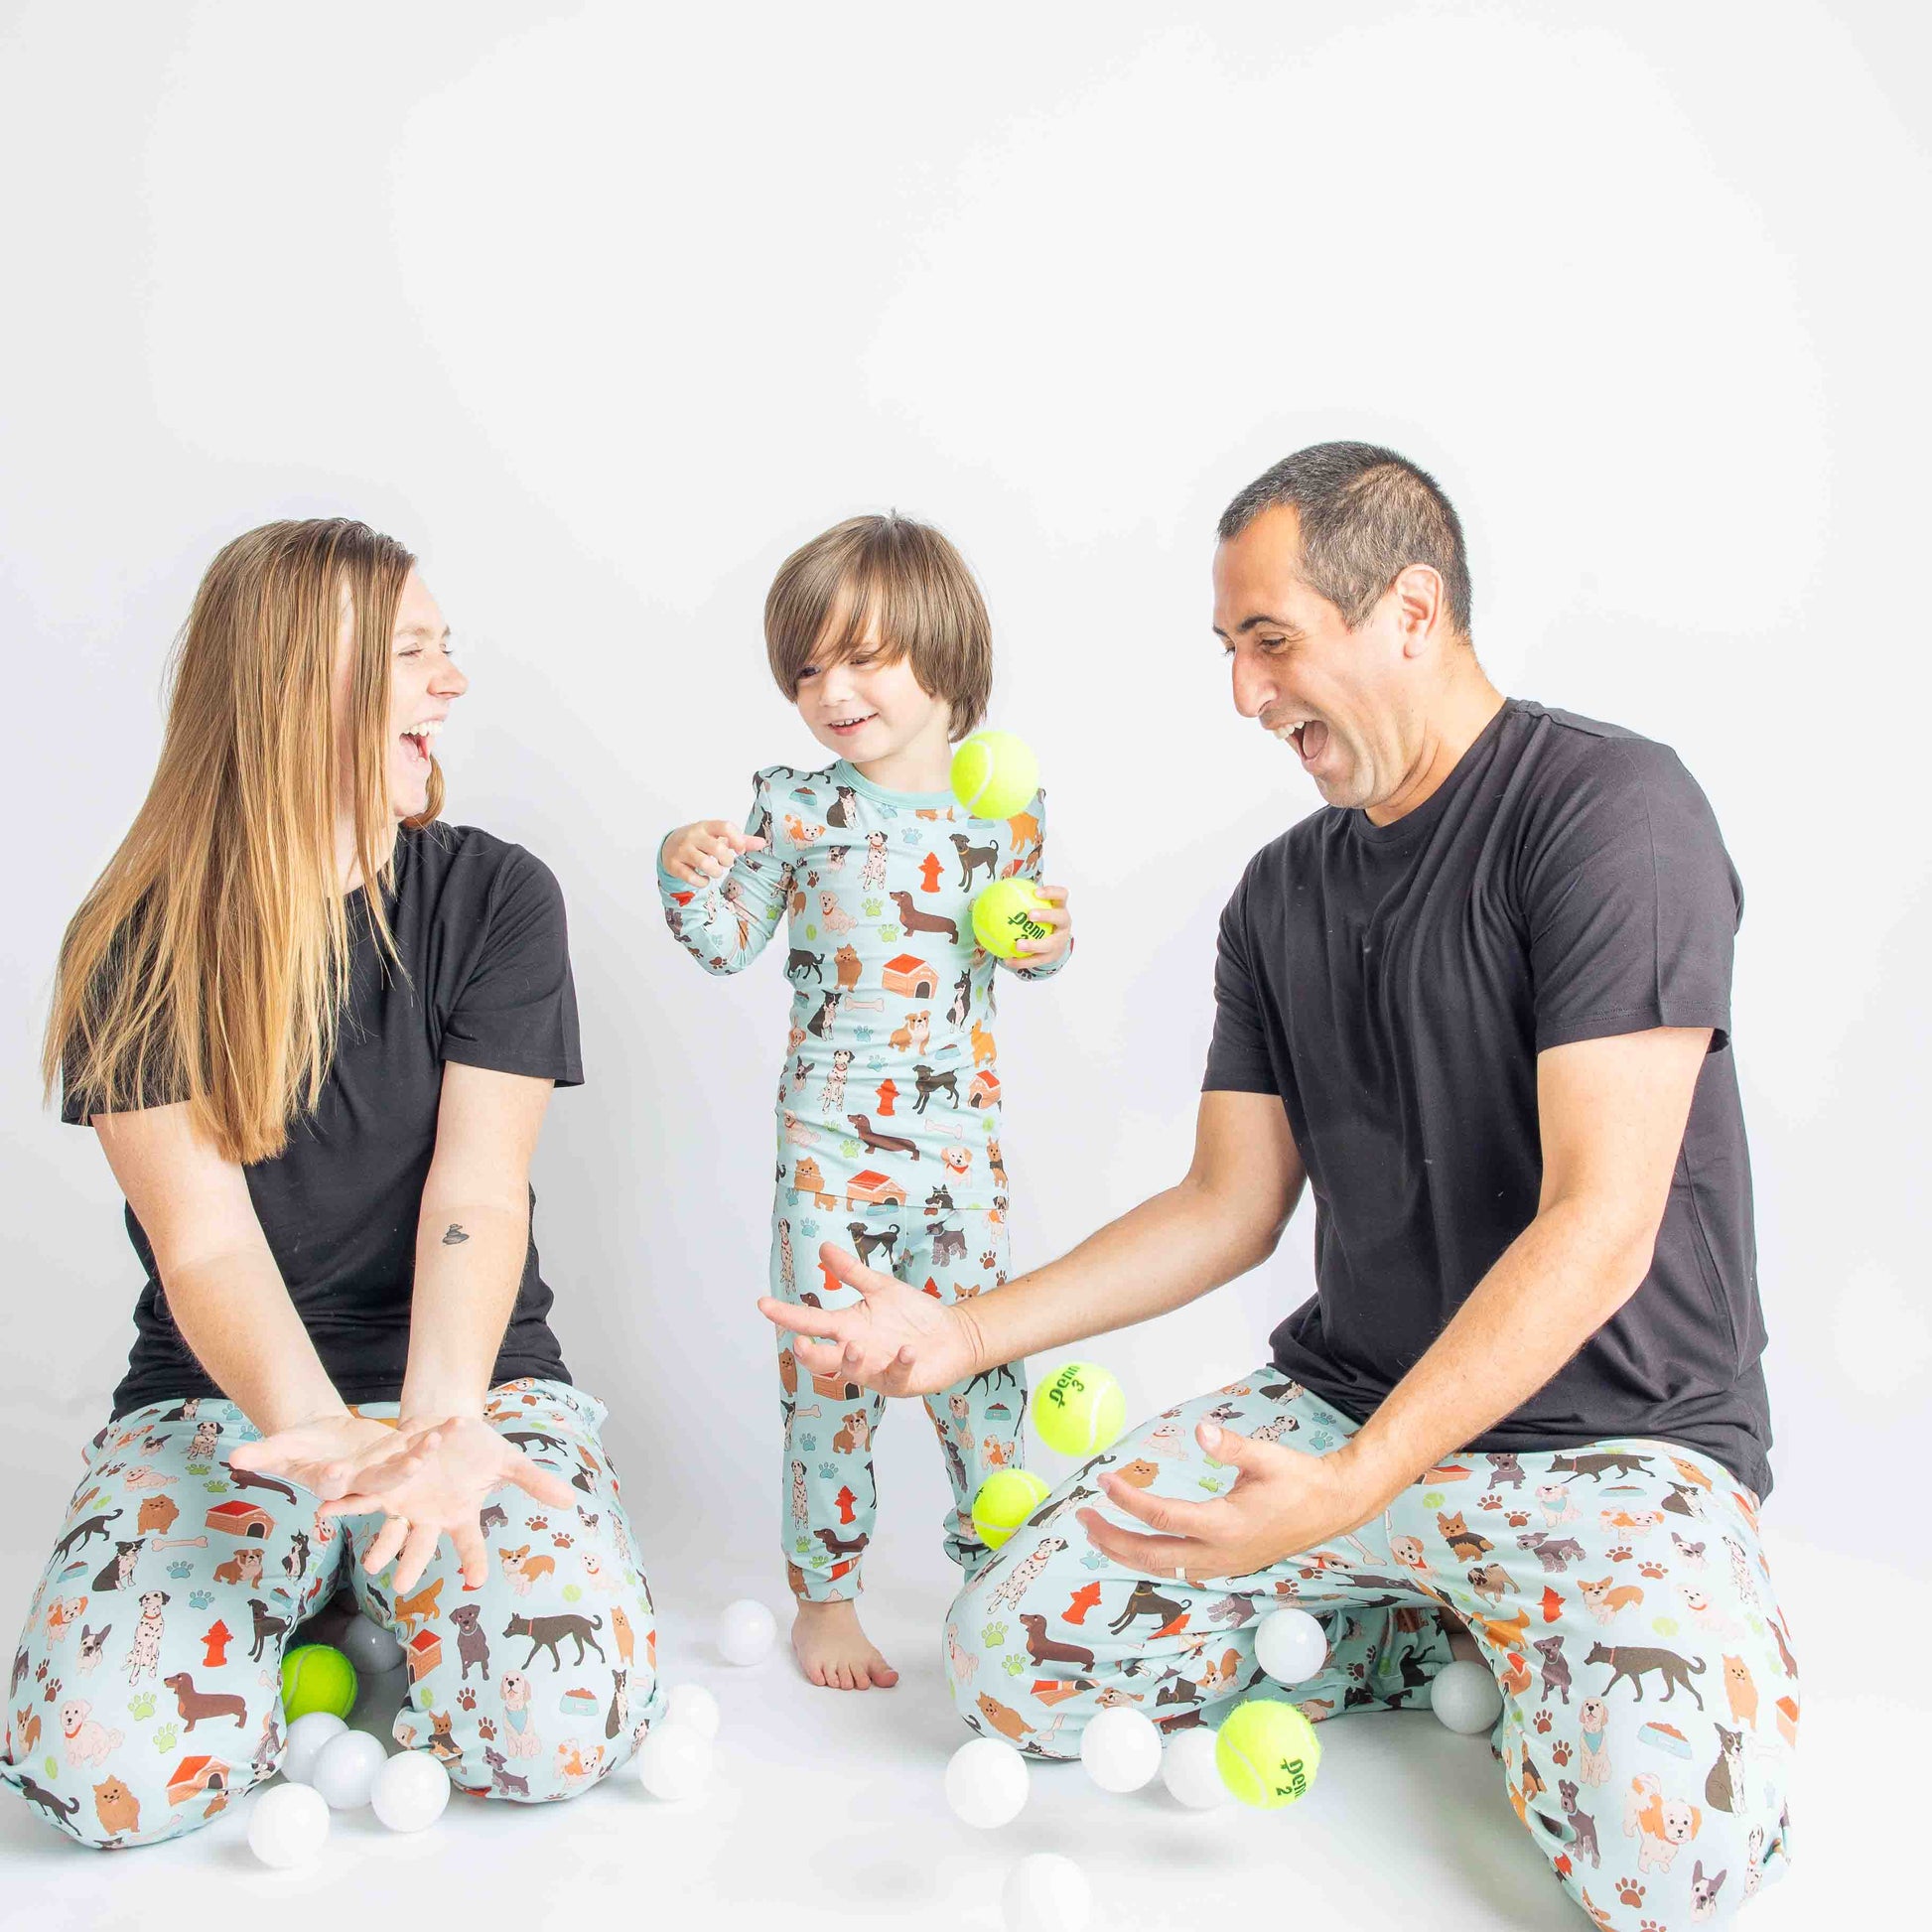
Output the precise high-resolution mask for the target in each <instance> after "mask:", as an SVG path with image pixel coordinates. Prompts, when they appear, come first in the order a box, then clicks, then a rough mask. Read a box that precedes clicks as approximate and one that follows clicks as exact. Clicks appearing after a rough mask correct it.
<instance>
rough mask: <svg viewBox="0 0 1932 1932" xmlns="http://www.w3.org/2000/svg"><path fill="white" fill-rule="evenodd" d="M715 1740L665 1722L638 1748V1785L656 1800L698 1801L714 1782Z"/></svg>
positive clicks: (653, 1728) (682, 1726)
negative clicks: (712, 1777) (708, 1785)
mask: <svg viewBox="0 0 1932 1932" xmlns="http://www.w3.org/2000/svg"><path fill="white" fill-rule="evenodd" d="M711 1755H712V1753H711V1739H710V1738H709V1737H707V1736H706V1735H705V1734H704V1732H703V1731H701V1730H697V1729H694V1728H693V1727H692V1726H691V1725H682V1724H665V1723H663V1722H662V1721H661V1720H660V1721H659V1722H658V1724H657V1725H654V1726H653V1727H652V1729H651V1732H650V1734H649V1736H647V1737H646V1738H645V1739H644V1741H643V1742H642V1743H641V1744H639V1745H638V1746H637V1781H638V1782H639V1783H640V1784H641V1785H642V1786H643V1787H644V1789H645V1790H646V1791H648V1792H649V1793H650V1795H651V1796H652V1797H653V1798H663V1799H665V1800H667V1801H668V1802H670V1803H673V1804H675V1803H676V1802H677V1801H678V1800H679V1799H682V1798H695V1797H696V1796H697V1795H698V1794H699V1793H700V1792H701V1791H702V1790H703V1789H704V1788H705V1785H706V1784H707V1783H708V1782H709V1781H710V1778H711Z"/></svg>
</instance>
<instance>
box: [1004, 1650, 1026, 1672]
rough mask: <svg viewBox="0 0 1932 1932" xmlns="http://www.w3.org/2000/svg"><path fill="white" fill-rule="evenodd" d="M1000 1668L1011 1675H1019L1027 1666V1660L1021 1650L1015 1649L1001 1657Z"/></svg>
mask: <svg viewBox="0 0 1932 1932" xmlns="http://www.w3.org/2000/svg"><path fill="white" fill-rule="evenodd" d="M1000 1668H1001V1669H1002V1670H1003V1671H1005V1672H1006V1674H1007V1675H1008V1676H1009V1677H1018V1676H1019V1675H1020V1673H1021V1672H1022V1671H1023V1670H1025V1669H1026V1668H1027V1660H1026V1658H1025V1657H1023V1656H1022V1655H1021V1654H1020V1652H1019V1651H1017V1650H1015V1651H1012V1652H1010V1653H1009V1654H1008V1655H1007V1656H1005V1657H1002V1658H1001V1659H1000Z"/></svg>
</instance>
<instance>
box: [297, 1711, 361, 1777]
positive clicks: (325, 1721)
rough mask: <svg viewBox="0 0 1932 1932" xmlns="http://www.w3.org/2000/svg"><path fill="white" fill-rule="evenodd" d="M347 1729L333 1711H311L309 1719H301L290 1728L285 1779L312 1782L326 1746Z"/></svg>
mask: <svg viewBox="0 0 1932 1932" xmlns="http://www.w3.org/2000/svg"><path fill="white" fill-rule="evenodd" d="M347 1728H348V1726H347V1725H345V1723H344V1722H343V1721H342V1719H340V1718H339V1717H337V1716H336V1714H335V1713H334V1712H333V1711H311V1712H310V1713H309V1715H308V1716H307V1717H306V1718H297V1719H296V1721H295V1722H294V1723H293V1724H292V1725H289V1734H288V1748H287V1749H286V1750H284V1751H283V1753H282V1776H283V1777H284V1778H286V1779H287V1780H288V1782H289V1783H290V1784H308V1783H310V1782H312V1781H313V1779H314V1777H315V1769H316V1759H317V1758H319V1757H320V1756H321V1755H322V1747H323V1746H324V1745H325V1744H326V1743H328V1742H329V1740H330V1739H331V1738H332V1737H340V1736H341V1735H342V1734H343V1732H344V1731H345V1730H346V1729H347Z"/></svg>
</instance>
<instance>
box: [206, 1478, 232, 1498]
mask: <svg viewBox="0 0 1932 1932" xmlns="http://www.w3.org/2000/svg"><path fill="white" fill-rule="evenodd" d="M202 1487H203V1488H204V1489H206V1490H207V1493H208V1494H209V1495H210V1496H225V1495H226V1494H227V1493H228V1485H227V1484H226V1483H225V1482H223V1481H222V1480H221V1478H220V1477H219V1476H209V1477H208V1479H207V1481H206V1482H205V1483H203V1484H202Z"/></svg>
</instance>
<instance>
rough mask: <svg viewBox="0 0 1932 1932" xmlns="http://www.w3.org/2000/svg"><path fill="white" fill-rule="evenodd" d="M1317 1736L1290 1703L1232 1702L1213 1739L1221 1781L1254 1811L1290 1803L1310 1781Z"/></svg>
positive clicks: (1318, 1756) (1317, 1762) (1317, 1755)
mask: <svg viewBox="0 0 1932 1932" xmlns="http://www.w3.org/2000/svg"><path fill="white" fill-rule="evenodd" d="M1320 1763H1321V1740H1320V1739H1319V1738H1318V1737H1316V1736H1315V1734H1314V1726H1313V1725H1311V1724H1310V1723H1309V1721H1308V1719H1306V1718H1305V1717H1303V1715H1302V1714H1301V1712H1299V1711H1298V1710H1297V1709H1296V1708H1295V1707H1294V1705H1292V1704H1278V1703H1277V1702H1276V1701H1275V1700H1274V1699H1273V1698H1250V1699H1249V1700H1248V1701H1247V1703H1246V1704H1237V1705H1236V1706H1235V1707H1234V1709H1233V1710H1232V1711H1230V1712H1229V1713H1228V1715H1227V1717H1226V1719H1225V1720H1224V1722H1223V1723H1222V1725H1221V1729H1220V1734H1219V1735H1218V1736H1217V1737H1216V1738H1215V1740H1214V1764H1215V1768H1216V1769H1217V1770H1218V1771H1219V1772H1220V1774H1221V1782H1222V1783H1223V1784H1225V1785H1226V1786H1227V1788H1228V1789H1229V1790H1230V1791H1231V1792H1233V1793H1234V1795H1235V1796H1236V1797H1237V1798H1239V1799H1240V1800H1241V1802H1242V1803H1243V1804H1244V1805H1253V1806H1254V1807H1255V1808H1256V1809H1257V1810H1258V1811H1274V1810H1275V1809H1276V1808H1277V1807H1279V1806H1281V1805H1292V1804H1293V1803H1294V1802H1295V1801H1296V1799H1297V1798H1300V1797H1303V1796H1304V1795H1305V1794H1306V1793H1307V1791H1308V1788H1309V1786H1310V1785H1311V1784H1312V1783H1313V1782H1314V1774H1315V1771H1316V1769H1317V1767H1318V1766H1319V1765H1320Z"/></svg>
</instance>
